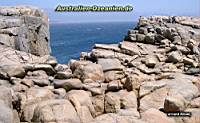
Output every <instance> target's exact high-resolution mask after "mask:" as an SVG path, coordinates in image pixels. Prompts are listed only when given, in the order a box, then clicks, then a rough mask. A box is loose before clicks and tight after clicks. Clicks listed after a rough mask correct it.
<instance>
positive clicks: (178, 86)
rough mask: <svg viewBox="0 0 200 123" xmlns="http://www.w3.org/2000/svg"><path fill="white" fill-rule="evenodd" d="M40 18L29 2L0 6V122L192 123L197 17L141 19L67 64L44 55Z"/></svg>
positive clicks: (198, 84)
mask: <svg viewBox="0 0 200 123" xmlns="http://www.w3.org/2000/svg"><path fill="white" fill-rule="evenodd" d="M47 19H48V18H47V17H46V15H45V14H44V13H43V12H42V11H41V10H39V9H36V8H29V7H10V8H8V7H4V8H0V51H1V54H0V110H1V113H0V122H2V123H22V122H23V123H29V122H34V123H199V122H200V103H199V102H200V23H199V22H200V21H199V20H200V19H199V18H192V17H165V16H153V17H150V18H143V17H141V18H140V20H139V22H138V25H137V26H136V27H135V28H134V29H131V30H129V31H128V34H127V36H125V39H124V41H122V42H120V43H119V44H110V45H105V44H95V46H94V48H93V50H92V51H91V52H89V53H86V52H82V53H81V57H80V60H71V61H70V62H69V63H68V64H59V63H57V61H56V59H55V58H54V57H52V56H50V54H49V53H50V48H49V30H48V27H49V25H48V21H47ZM18 22H19V24H18V25H17V23H18ZM23 29H26V31H24V32H20V30H23ZM14 32H15V35H14V34H13V33H14ZM1 35H3V36H2V37H4V38H1ZM23 36H24V37H23ZM5 37H7V38H5ZM34 42H36V44H34V45H33V43H34ZM18 44H20V45H18ZM18 46H21V47H18ZM174 112H190V113H191V114H192V115H191V116H190V117H188V116H187V117H169V116H167V113H174Z"/></svg>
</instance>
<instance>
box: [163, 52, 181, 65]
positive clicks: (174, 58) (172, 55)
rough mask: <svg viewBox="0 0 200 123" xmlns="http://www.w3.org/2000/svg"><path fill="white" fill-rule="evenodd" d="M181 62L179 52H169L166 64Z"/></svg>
mask: <svg viewBox="0 0 200 123" xmlns="http://www.w3.org/2000/svg"><path fill="white" fill-rule="evenodd" d="M181 60H182V56H181V55H180V53H179V52H176V51H174V52H171V53H170V54H169V56H168V58H167V60H166V61H167V62H173V63H177V62H181Z"/></svg>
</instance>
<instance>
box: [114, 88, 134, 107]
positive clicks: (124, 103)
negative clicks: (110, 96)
mask: <svg viewBox="0 0 200 123" xmlns="http://www.w3.org/2000/svg"><path fill="white" fill-rule="evenodd" d="M118 94H119V95H120V101H121V108H122V109H130V108H134V109H137V103H138V102H137V96H136V94H135V92H134V91H130V92H127V91H119V92H118Z"/></svg>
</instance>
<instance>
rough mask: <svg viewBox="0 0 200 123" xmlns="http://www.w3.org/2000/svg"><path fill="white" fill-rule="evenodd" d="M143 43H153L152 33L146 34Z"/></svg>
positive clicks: (153, 36)
mask: <svg viewBox="0 0 200 123" xmlns="http://www.w3.org/2000/svg"><path fill="white" fill-rule="evenodd" d="M145 42H146V43H149V44H154V43H155V35H154V34H152V33H148V34H147V35H146V37H145Z"/></svg>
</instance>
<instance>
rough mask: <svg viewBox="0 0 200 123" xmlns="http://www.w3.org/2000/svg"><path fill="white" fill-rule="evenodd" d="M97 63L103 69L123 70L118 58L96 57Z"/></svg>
mask: <svg viewBox="0 0 200 123" xmlns="http://www.w3.org/2000/svg"><path fill="white" fill-rule="evenodd" d="M98 64H100V65H101V66H102V68H103V71H104V72H106V71H112V70H123V66H122V65H121V62H120V61H119V60H118V59H98Z"/></svg>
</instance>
